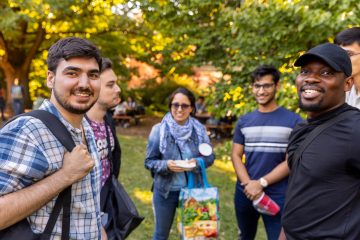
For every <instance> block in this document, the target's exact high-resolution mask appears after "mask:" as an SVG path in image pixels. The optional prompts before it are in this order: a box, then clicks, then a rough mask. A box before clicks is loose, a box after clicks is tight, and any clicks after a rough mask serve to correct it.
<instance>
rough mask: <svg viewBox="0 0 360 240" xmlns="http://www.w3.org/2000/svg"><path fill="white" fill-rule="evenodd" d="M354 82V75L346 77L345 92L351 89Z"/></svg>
mask: <svg viewBox="0 0 360 240" xmlns="http://www.w3.org/2000/svg"><path fill="white" fill-rule="evenodd" d="M353 84H354V78H353V77H352V76H350V77H348V78H346V79H345V84H344V92H348V91H350V89H351V87H352V85H353Z"/></svg>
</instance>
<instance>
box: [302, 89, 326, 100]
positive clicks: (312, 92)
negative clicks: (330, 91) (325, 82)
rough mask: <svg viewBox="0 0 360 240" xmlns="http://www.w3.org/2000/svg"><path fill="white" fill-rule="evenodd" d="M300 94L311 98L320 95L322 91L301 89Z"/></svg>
mask: <svg viewBox="0 0 360 240" xmlns="http://www.w3.org/2000/svg"><path fill="white" fill-rule="evenodd" d="M301 92H302V96H303V97H304V98H306V99H312V98H316V97H318V96H320V94H321V93H322V92H323V91H321V90H318V89H302V90H301Z"/></svg>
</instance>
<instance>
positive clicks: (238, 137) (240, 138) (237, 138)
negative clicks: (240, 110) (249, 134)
mask: <svg viewBox="0 0 360 240" xmlns="http://www.w3.org/2000/svg"><path fill="white" fill-rule="evenodd" d="M241 128H242V119H241V118H240V119H239V120H238V121H237V123H236V125H235V131H234V137H233V142H234V143H238V144H241V145H244V144H245V137H244V134H243V133H242V131H241Z"/></svg>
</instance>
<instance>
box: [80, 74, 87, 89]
mask: <svg viewBox="0 0 360 240" xmlns="http://www.w3.org/2000/svg"><path fill="white" fill-rule="evenodd" d="M79 86H80V87H88V86H89V77H88V75H87V74H86V73H82V74H80V76H79Z"/></svg>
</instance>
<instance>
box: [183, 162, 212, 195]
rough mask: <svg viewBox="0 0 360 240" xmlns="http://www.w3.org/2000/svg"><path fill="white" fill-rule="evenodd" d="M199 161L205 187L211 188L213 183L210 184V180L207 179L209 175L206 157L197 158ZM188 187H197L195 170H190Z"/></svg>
mask: <svg viewBox="0 0 360 240" xmlns="http://www.w3.org/2000/svg"><path fill="white" fill-rule="evenodd" d="M195 159H196V161H197V163H198V164H199V167H200V172H201V177H202V182H203V187H204V188H210V187H211V185H210V184H209V182H208V180H207V175H206V168H205V163H204V159H202V158H195ZM187 174H188V188H189V189H191V188H195V180H194V178H195V177H194V173H193V172H188V173H187Z"/></svg>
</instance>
